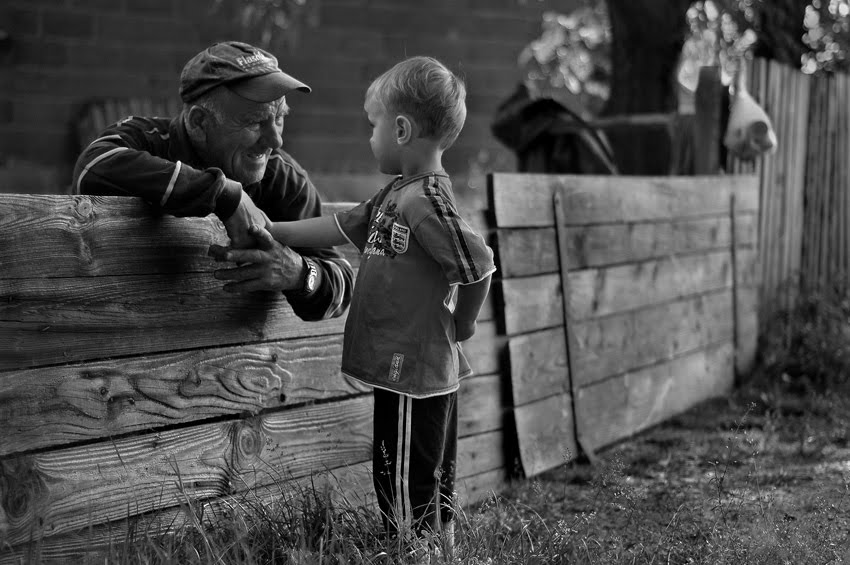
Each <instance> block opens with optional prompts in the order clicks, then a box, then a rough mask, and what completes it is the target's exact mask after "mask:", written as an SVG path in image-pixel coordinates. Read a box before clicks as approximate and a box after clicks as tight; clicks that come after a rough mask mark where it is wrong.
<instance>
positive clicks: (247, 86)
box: [226, 71, 310, 103]
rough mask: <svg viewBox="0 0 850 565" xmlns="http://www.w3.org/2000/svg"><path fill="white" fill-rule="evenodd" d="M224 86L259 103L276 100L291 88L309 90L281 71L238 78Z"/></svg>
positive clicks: (290, 90) (302, 90) (291, 89)
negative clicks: (236, 80) (243, 78)
mask: <svg viewBox="0 0 850 565" xmlns="http://www.w3.org/2000/svg"><path fill="white" fill-rule="evenodd" d="M226 86H227V88H228V89H230V90H231V91H233V92H235V93H236V94H238V95H239V96H241V97H242V98H246V99H248V100H251V101H252V102H261V103H266V102H273V101H275V100H278V99H279V98H282V97H283V96H286V95H287V93H289V92H292V91H293V90H300V91H301V92H310V87H309V86H307V85H306V84H304V83H303V82H301V81H300V80H296V79H295V78H293V77H291V76H289V75H288V74H286V73H284V72H282V71H277V72H274V73H269V74H267V75H262V76H258V77H252V78H249V79H245V80H240V81H238V82H233V83H229V84H227V85H226Z"/></svg>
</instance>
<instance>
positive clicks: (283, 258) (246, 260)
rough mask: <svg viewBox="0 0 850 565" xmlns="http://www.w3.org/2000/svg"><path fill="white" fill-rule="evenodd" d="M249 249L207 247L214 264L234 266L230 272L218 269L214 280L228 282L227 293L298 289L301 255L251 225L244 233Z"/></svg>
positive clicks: (263, 230) (259, 228)
mask: <svg viewBox="0 0 850 565" xmlns="http://www.w3.org/2000/svg"><path fill="white" fill-rule="evenodd" d="M246 235H247V236H248V237H249V238H250V241H251V243H252V247H253V248H252V249H245V248H237V247H236V246H234V245H233V244H232V242H231V245H230V246H229V247H222V246H221V245H211V246H210V250H209V254H210V256H212V257H213V258H215V260H216V261H229V262H233V263H236V265H237V266H236V267H234V268H232V269H218V270H217V271H216V272H215V278H217V279H219V280H223V281H232V282H228V283H227V284H225V285H224V290H225V291H227V292H256V291H263V290H265V291H278V292H279V291H284V290H294V289H298V288H301V286H302V285H303V281H304V261H303V260H302V257H301V255H299V254H298V253H296V252H295V251H293V250H292V249H290V248H289V247H287V246H285V245H282V244H280V243H278V242H277V241H275V240H274V238H272V235H271V234H270V233H269V232H268V230H267V229H265V228H264V227H261V226H258V225H256V224H255V225H252V226H251V227H250V228H248V229H247V230H246Z"/></svg>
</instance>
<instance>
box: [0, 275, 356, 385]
mask: <svg viewBox="0 0 850 565" xmlns="http://www.w3.org/2000/svg"><path fill="white" fill-rule="evenodd" d="M343 323H344V321H343V319H342V318H336V319H334V320H325V321H320V322H305V321H303V320H301V319H300V318H298V317H297V316H296V315H295V314H294V313H293V312H292V309H291V308H290V307H289V305H288V304H287V303H286V300H285V298H283V296H282V295H281V294H280V293H253V294H231V293H226V292H224V291H222V290H221V281H218V280H216V279H214V278H213V277H212V275H210V274H208V273H190V274H183V275H179V276H169V275H149V276H144V275H139V276H126V277H94V278H72V279H47V278H41V279H7V280H0V369H10V368H26V367H35V366H40V365H48V364H57V363H67V362H72V361H84V360H94V359H103V358H106V357H116V356H123V355H135V354H141V353H157V352H165V351H170V350H175V349H188V348H195V347H211V346H222V345H229V344H238V343H248V342H257V341H267V340H277V339H284V338H294V337H307V336H316V335H327V334H333V333H340V332H341V331H342V327H343Z"/></svg>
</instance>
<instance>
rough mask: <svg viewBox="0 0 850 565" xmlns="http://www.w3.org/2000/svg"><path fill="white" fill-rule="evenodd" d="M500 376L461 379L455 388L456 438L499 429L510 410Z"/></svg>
mask: <svg viewBox="0 0 850 565" xmlns="http://www.w3.org/2000/svg"><path fill="white" fill-rule="evenodd" d="M503 388H504V385H503V384H502V378H501V375H483V376H476V377H470V378H466V379H463V380H462V381H461V382H460V388H459V389H458V436H460V437H466V436H470V435H476V434H480V433H484V432H491V431H495V430H501V429H502V428H503V427H504V425H505V422H504V420H505V414H506V412H507V411H508V410H510V408H509V405H508V401H507V399H506V398H505V396H506V395H505V394H504V392H503Z"/></svg>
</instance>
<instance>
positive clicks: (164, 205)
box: [73, 118, 241, 219]
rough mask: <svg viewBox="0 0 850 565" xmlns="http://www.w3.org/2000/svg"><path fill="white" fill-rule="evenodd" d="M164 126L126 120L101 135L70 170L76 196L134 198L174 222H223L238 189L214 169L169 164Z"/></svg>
mask: <svg viewBox="0 0 850 565" xmlns="http://www.w3.org/2000/svg"><path fill="white" fill-rule="evenodd" d="M169 135H170V134H169V131H168V127H167V122H162V123H158V122H154V121H152V120H147V119H144V118H128V119H125V120H122V121H120V122H118V123H116V124H114V125H112V126H110V127H109V128H107V129H106V130H104V131H103V132H102V133H101V135H100V136H99V137H98V138H97V139H95V140H94V141H93V142H91V143H90V144H89V145H88V147H86V148H85V149H84V150H83V152H82V153H81V154H80V156H79V158H78V159H77V162H76V164H75V166H74V177H73V189H74V192H75V193H77V194H95V195H116V196H137V197H139V198H142V199H144V200H145V201H147V202H148V203H150V204H151V205H153V206H154V207H155V208H158V209H160V210H162V211H163V212H166V213H168V214H171V215H174V216H206V215H208V214H211V213H216V214H218V215H219V217H221V218H223V219H226V218H227V217H229V216H230V215H231V214H232V213H233V211H234V210H235V209H236V207H237V206H238V205H239V198H240V197H241V187H240V186H239V184H238V183H234V182H227V181H226V179H225V176H224V173H223V172H222V171H221V169H218V168H209V169H203V170H200V169H195V168H193V167H192V166H190V165H188V164H186V163H184V162H181V161H179V160H177V161H174V160H170V159H168V158H166V157H164V155H167V153H168V147H169V145H168V143H169V139H168V138H169Z"/></svg>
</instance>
